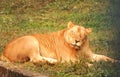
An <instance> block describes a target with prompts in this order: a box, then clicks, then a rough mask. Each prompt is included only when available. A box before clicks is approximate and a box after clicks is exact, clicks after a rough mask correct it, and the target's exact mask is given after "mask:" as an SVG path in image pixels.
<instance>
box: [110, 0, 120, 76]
mask: <svg viewBox="0 0 120 77" xmlns="http://www.w3.org/2000/svg"><path fill="white" fill-rule="evenodd" d="M109 1H110V7H109V10H110V12H109V15H110V17H111V24H112V25H111V27H112V30H113V31H112V32H113V34H114V35H113V38H112V40H110V41H109V45H110V50H112V52H113V53H114V54H113V56H114V57H115V58H116V59H118V60H120V9H119V7H120V0H109ZM119 65H120V63H118V64H114V65H113V70H114V71H113V72H114V73H113V75H112V76H110V77H120V67H119Z"/></svg>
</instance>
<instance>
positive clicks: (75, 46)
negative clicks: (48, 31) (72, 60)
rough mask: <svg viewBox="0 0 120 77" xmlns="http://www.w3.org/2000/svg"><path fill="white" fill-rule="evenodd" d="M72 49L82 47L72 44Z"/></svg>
mask: <svg viewBox="0 0 120 77" xmlns="http://www.w3.org/2000/svg"><path fill="white" fill-rule="evenodd" d="M71 46H72V47H74V48H75V49H77V50H78V49H80V46H78V45H76V44H71Z"/></svg>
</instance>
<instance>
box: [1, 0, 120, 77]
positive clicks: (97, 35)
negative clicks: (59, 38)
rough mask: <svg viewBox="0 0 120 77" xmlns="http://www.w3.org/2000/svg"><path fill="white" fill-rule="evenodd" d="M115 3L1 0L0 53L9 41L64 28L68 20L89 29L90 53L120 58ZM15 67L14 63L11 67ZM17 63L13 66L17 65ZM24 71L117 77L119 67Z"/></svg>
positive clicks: (116, 0)
mask: <svg viewBox="0 0 120 77" xmlns="http://www.w3.org/2000/svg"><path fill="white" fill-rule="evenodd" d="M119 3H120V1H119V0H105V1H103V0H76V1H74V0H47V1H45V0H10V1H7V0H2V1H1V3H0V53H1V52H2V51H3V49H4V46H5V45H6V44H7V43H8V42H9V41H10V40H12V39H13V38H16V37H19V36H23V35H27V34H34V33H48V32H53V31H58V30H61V29H64V28H65V27H66V26H67V22H68V21H73V22H74V23H75V24H80V25H83V26H85V27H90V28H92V29H93V32H92V33H91V35H90V36H89V38H90V44H91V49H92V50H93V52H96V53H99V54H104V55H108V56H110V57H112V58H116V59H120V57H119V56H120V54H119V51H120V49H119V47H120V40H119V37H120V29H119V24H120V22H119V20H120V18H119V16H120V10H119V7H120V5H119ZM15 65H16V64H15ZM20 65H21V64H17V66H20ZM22 65H23V66H22V67H24V69H28V70H32V71H36V72H41V73H44V74H47V75H48V76H52V77H119V76H120V67H119V64H112V63H104V62H99V63H94V66H93V67H92V68H88V67H86V66H85V65H84V63H76V64H71V65H67V64H58V65H54V66H51V65H47V64H46V65H42V66H35V65H33V64H31V63H25V64H22Z"/></svg>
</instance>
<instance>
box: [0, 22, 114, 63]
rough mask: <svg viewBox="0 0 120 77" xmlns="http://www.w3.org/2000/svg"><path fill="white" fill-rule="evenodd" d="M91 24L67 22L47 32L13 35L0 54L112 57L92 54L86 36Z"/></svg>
mask: <svg viewBox="0 0 120 77" xmlns="http://www.w3.org/2000/svg"><path fill="white" fill-rule="evenodd" d="M90 32H91V29H90V28H84V27H82V26H78V25H74V24H73V23H72V22H69V23H68V28H66V29H64V30H61V31H58V32H53V33H49V34H33V35H27V36H22V37H20V38H17V39H14V40H13V41H11V42H10V43H9V44H7V45H6V47H5V49H4V51H3V54H2V56H3V57H5V58H7V59H8V60H9V61H10V62H26V61H31V62H33V63H41V62H49V63H53V64H54V63H56V62H71V61H72V62H75V61H78V60H79V59H80V58H81V57H82V56H84V57H85V58H88V59H89V60H91V61H101V60H103V61H111V62H114V61H115V60H114V59H112V58H109V57H107V56H104V55H98V54H94V53H93V52H92V51H91V49H90V48H89V40H88V38H87V36H88V35H89V33H90Z"/></svg>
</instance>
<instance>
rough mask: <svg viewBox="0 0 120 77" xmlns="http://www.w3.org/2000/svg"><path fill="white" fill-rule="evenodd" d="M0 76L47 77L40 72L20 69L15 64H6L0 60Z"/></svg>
mask: <svg viewBox="0 0 120 77" xmlns="http://www.w3.org/2000/svg"><path fill="white" fill-rule="evenodd" d="M0 77H47V76H45V75H42V74H40V73H35V72H31V71H28V70H24V69H20V68H18V67H17V66H10V67H9V66H8V63H6V62H2V61H0Z"/></svg>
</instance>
